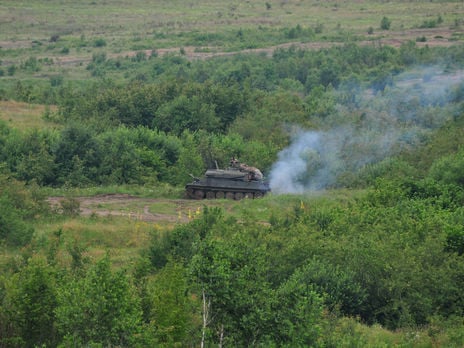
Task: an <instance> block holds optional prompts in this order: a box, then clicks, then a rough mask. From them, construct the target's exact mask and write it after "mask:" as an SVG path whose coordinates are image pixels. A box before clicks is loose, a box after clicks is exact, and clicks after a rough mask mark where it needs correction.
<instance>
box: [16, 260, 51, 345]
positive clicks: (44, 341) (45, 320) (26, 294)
mask: <svg viewBox="0 0 464 348" xmlns="http://www.w3.org/2000/svg"><path fill="white" fill-rule="evenodd" d="M56 280H57V279H56V274H55V273H54V271H53V269H52V268H50V267H48V265H47V264H46V263H45V262H44V260H41V259H38V258H34V259H32V260H31V261H30V262H29V264H28V265H27V266H26V267H25V268H23V269H22V270H21V272H20V273H19V274H17V275H16V283H17V284H18V285H17V288H16V289H15V292H14V295H13V303H14V305H15V309H16V311H15V312H14V315H13V318H12V319H13V320H14V321H15V322H16V325H18V327H19V330H20V335H21V336H20V337H21V339H22V340H23V341H24V345H25V346H26V347H36V346H37V345H44V346H54V345H55V344H56V341H57V333H56V327H55V319H56V318H55V309H56V308H57V305H58V302H57V292H58V289H57V288H58V287H57V284H56Z"/></svg>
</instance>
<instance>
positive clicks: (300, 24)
mask: <svg viewBox="0 0 464 348" xmlns="http://www.w3.org/2000/svg"><path fill="white" fill-rule="evenodd" d="M463 13H464V8H463V6H462V3H461V2H457V1H437V2H431V1H414V2H404V1H386V2H384V1H353V2H348V1H330V2H326V1H314V0H313V1H303V0H279V1H275V0H269V1H267V2H254V1H224V0H209V1H199V0H192V1H155V2H153V1H148V0H135V1H124V0H108V1H103V2H100V1H79V2H74V1H69V0H50V1H32V2H31V1H21V0H20V1H12V0H5V1H2V2H1V3H0V47H1V50H0V68H1V69H2V70H3V77H2V79H3V80H4V81H3V82H2V85H7V86H8V80H9V79H10V74H11V71H10V70H8V69H9V68H10V67H12V66H16V67H17V68H18V69H16V72H15V74H16V75H15V76H16V77H17V78H25V77H28V76H29V77H30V76H33V77H34V78H44V77H45V78H50V76H54V75H62V74H66V77H67V78H72V79H82V78H88V75H86V74H84V73H83V72H85V67H86V65H87V63H88V62H89V61H91V59H92V56H93V55H95V54H102V53H104V54H106V57H108V58H111V57H116V56H123V57H125V56H130V55H133V54H134V52H137V51H146V52H151V51H152V50H153V51H156V52H158V53H159V54H164V53H169V52H175V53H179V52H182V53H183V54H189V53H205V54H206V53H208V55H207V56H208V57H209V56H210V54H211V53H213V54H214V53H220V52H224V51H240V50H243V49H250V48H251V49H255V48H266V47H273V46H275V45H280V44H285V43H289V42H294V43H308V42H313V43H315V42H338V43H341V42H346V41H361V40H385V41H384V42H386V43H387V44H396V45H397V44H400V43H401V42H405V41H407V40H416V38H417V37H424V38H426V40H427V44H429V45H437V44H440V45H449V44H452V43H456V42H460V41H462V39H463V31H462V25H463ZM383 17H387V18H388V19H389V21H390V23H391V24H390V28H389V30H382V29H381V28H380V25H381V20H382V18H383ZM296 33H297V34H298V35H296ZM196 56H198V54H197V55H196ZM205 56H206V55H205ZM199 57H201V55H199Z"/></svg>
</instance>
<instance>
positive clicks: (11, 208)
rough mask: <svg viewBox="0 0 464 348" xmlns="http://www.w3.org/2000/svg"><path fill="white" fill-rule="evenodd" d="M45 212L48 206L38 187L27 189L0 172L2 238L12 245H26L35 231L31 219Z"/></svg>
mask: <svg viewBox="0 0 464 348" xmlns="http://www.w3.org/2000/svg"><path fill="white" fill-rule="evenodd" d="M0 169H3V168H0ZM45 212H47V208H46V206H45V204H44V201H43V197H42V196H41V195H40V194H39V193H38V192H37V188H36V187H32V188H31V189H27V188H26V187H25V185H24V184H23V183H21V182H19V181H17V180H15V179H13V178H11V177H10V175H8V174H7V173H5V174H4V173H2V172H0V240H2V241H4V242H5V243H6V244H7V245H11V246H24V245H26V244H27V243H29V242H30V241H31V238H32V235H33V233H34V228H33V226H32V225H31V219H32V218H34V217H35V215H36V214H37V215H38V214H42V213H45Z"/></svg>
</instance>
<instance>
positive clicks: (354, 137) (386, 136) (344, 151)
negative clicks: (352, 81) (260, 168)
mask: <svg viewBox="0 0 464 348" xmlns="http://www.w3.org/2000/svg"><path fill="white" fill-rule="evenodd" d="M463 80H464V71H457V72H454V73H452V74H450V73H446V72H444V71H443V70H442V69H439V68H436V67H430V68H427V69H420V70H415V71H409V72H407V73H404V74H401V75H398V76H396V77H395V78H394V79H392V81H391V83H390V84H389V85H387V87H386V88H385V89H384V90H383V91H382V92H375V91H373V90H358V92H356V94H355V95H353V91H354V90H355V89H353V88H351V89H340V90H339V91H336V92H335V94H336V97H338V98H337V100H347V99H348V100H350V102H349V103H347V102H339V104H337V106H336V112H335V113H334V114H333V115H331V116H330V117H328V118H327V119H324V120H323V121H324V122H325V123H326V124H333V125H336V126H334V127H332V128H329V129H327V130H321V131H316V130H311V131H304V130H298V131H297V132H295V134H294V136H293V138H292V141H291V144H290V145H289V146H288V147H287V148H285V149H284V150H282V151H281V152H280V153H279V154H278V160H277V162H276V163H274V165H273V166H272V169H271V172H270V175H269V178H270V186H271V189H272V191H273V192H274V193H303V192H307V191H316V190H323V189H326V188H328V187H331V186H333V185H334V184H336V182H337V179H339V177H340V175H343V174H344V175H346V174H347V173H351V174H354V173H356V172H357V171H358V170H359V169H360V168H362V167H363V166H365V165H367V164H370V163H376V162H379V161H381V160H383V159H385V158H386V157H388V156H391V155H393V154H395V153H397V152H398V151H400V150H401V149H404V148H410V147H414V146H417V144H420V142H421V141H422V139H424V137H425V136H426V135H427V134H428V133H429V132H430V130H432V129H435V128H437V127H440V126H441V125H443V124H444V122H446V121H447V120H449V119H450V117H452V114H453V112H452V108H453V107H454V105H453V104H452V103H451V99H452V98H453V96H454V95H455V94H454V91H455V90H457V87H458V85H459V84H461V83H462V81H463ZM461 87H462V86H461ZM347 93H348V94H350V93H351V94H350V98H343V96H344V95H345V96H346V94H347Z"/></svg>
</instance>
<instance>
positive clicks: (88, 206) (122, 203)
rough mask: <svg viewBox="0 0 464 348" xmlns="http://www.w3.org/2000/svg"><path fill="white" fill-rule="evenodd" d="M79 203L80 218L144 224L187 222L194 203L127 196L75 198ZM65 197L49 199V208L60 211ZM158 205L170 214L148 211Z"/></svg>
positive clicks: (110, 195)
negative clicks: (120, 219)
mask: <svg viewBox="0 0 464 348" xmlns="http://www.w3.org/2000/svg"><path fill="white" fill-rule="evenodd" d="M75 199H76V200H77V201H78V202H79V215H81V216H100V217H105V216H123V217H127V218H129V219H134V220H140V221H146V222H160V221H164V222H187V221H189V217H188V211H189V209H190V211H191V210H192V209H191V208H189V206H191V205H192V204H194V203H195V202H194V201H189V200H182V199H179V200H169V199H153V198H139V197H134V196H131V195H127V194H106V195H98V196H94V197H77V198H75ZM65 200H66V198H65V197H49V198H48V199H47V201H48V202H49V204H50V206H51V208H52V209H53V210H55V211H57V212H61V211H62V207H61V202H63V201H65ZM156 203H159V204H161V205H168V206H170V207H171V208H172V209H171V210H172V213H157V212H152V211H150V207H151V206H153V205H154V204H156ZM197 205H198V204H197Z"/></svg>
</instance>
